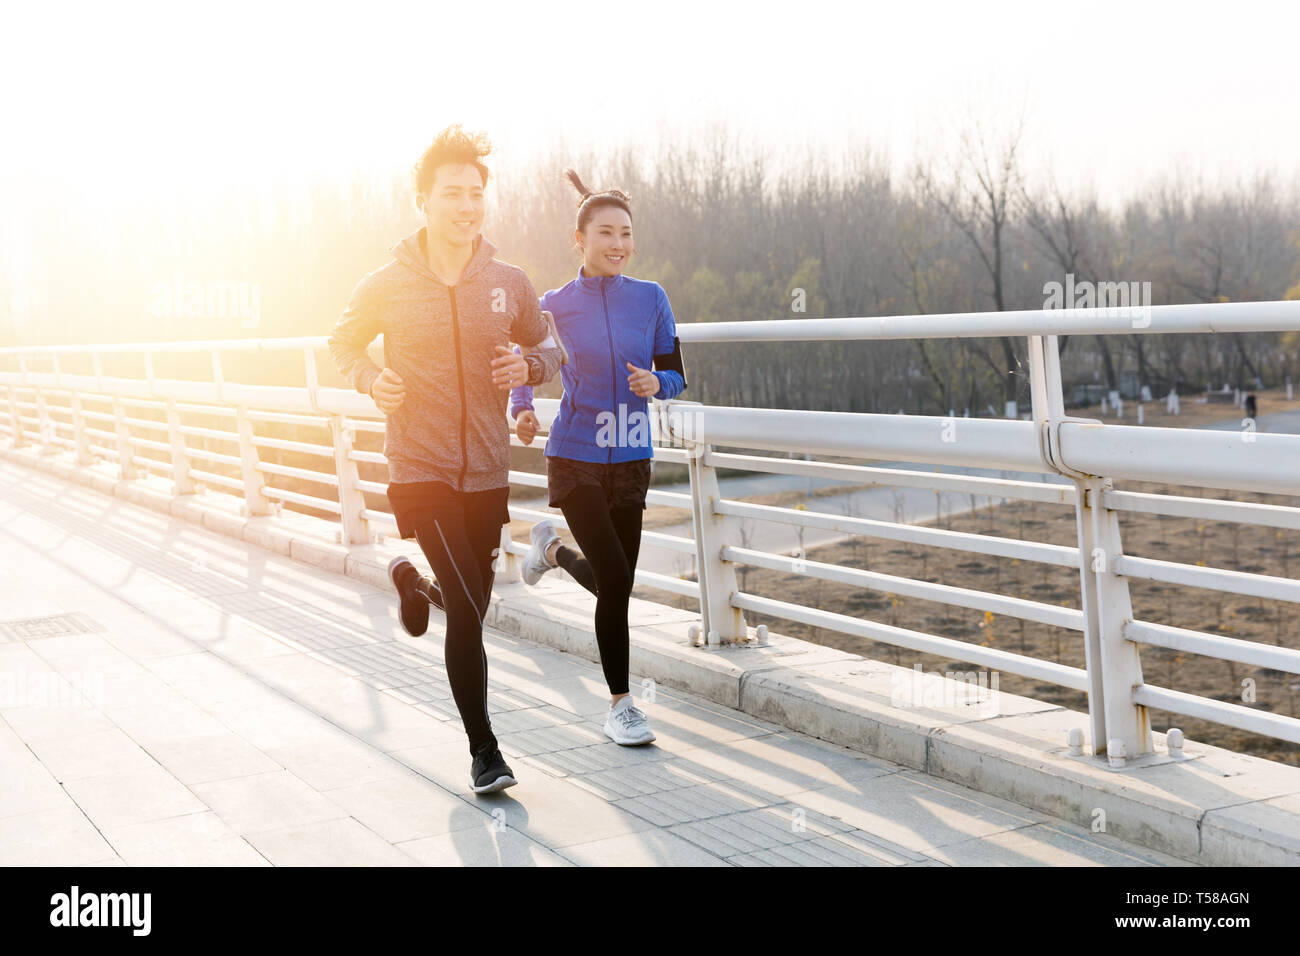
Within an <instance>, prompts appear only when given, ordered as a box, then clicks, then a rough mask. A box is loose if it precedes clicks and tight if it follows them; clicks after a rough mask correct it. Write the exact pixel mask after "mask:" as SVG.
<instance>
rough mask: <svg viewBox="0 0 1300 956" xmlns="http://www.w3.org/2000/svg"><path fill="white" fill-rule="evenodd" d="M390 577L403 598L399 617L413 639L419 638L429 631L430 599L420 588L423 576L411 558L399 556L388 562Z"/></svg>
mask: <svg viewBox="0 0 1300 956" xmlns="http://www.w3.org/2000/svg"><path fill="white" fill-rule="evenodd" d="M388 577H389V579H390V580H391V581H392V582H393V587H395V588H397V594H398V596H399V597H400V598H401V605H400V608H399V610H398V614H397V616H398V617H399V618H401V619H402V627H404V628H406V633H407V634H410V635H411V636H412V637H419V636H420V635H421V634H423V633H424V632H425V631H427V630H428V629H429V598H428V596H427V595H426V594H425V593H424V592H423V591H421V590H420V586H419V585H420V578H421V577H423V575H421V574H420V572H419V570H417V568H416V567H415V565H414V564H412V563H411V559H410V558H408V557H407V556H406V555H404V554H399V555H398V556H397V557H395V558H393V560H391V561H389V562H388Z"/></svg>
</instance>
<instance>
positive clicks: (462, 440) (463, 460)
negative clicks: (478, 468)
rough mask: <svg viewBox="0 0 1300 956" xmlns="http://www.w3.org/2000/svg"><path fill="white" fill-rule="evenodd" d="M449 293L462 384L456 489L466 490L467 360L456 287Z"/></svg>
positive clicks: (459, 375)
mask: <svg viewBox="0 0 1300 956" xmlns="http://www.w3.org/2000/svg"><path fill="white" fill-rule="evenodd" d="M447 294H448V295H449V296H451V334H452V339H453V341H454V343H455V345H456V380H457V382H458V383H459V385H460V481H459V482H457V484H456V490H457V491H464V490H465V466H466V464H468V460H469V456H468V454H467V452H466V451H465V428H466V425H465V413H466V402H465V362H464V360H463V356H462V355H461V351H460V320H459V317H458V316H457V315H456V287H455V286H447Z"/></svg>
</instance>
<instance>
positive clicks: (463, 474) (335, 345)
mask: <svg viewBox="0 0 1300 956" xmlns="http://www.w3.org/2000/svg"><path fill="white" fill-rule="evenodd" d="M490 148H491V147H490V146H489V145H488V143H487V140H486V139H485V138H484V137H483V136H482V134H477V135H469V134H467V133H465V132H463V131H462V130H461V128H460V127H459V126H451V127H449V128H448V129H446V130H444V131H443V132H442V133H440V134H439V135H438V137H437V139H435V140H434V142H433V145H431V146H430V147H429V148H428V149H427V150H426V151H425V153H424V155H423V156H421V158H420V161H419V162H418V163H417V164H416V167H415V179H416V205H417V206H418V207H419V209H420V212H421V213H422V214H423V216H424V219H425V225H424V227H423V228H421V229H420V230H419V231H418V232H416V233H414V234H413V235H410V236H408V237H407V238H406V239H404V240H402V242H400V243H398V245H396V246H395V247H394V248H393V255H394V260H393V261H392V262H390V263H389V264H388V265H386V266H384V267H383V268H381V269H378V270H376V271H375V272H372V273H371V274H370V275H368V276H366V277H365V278H364V279H362V280H361V282H360V283H359V284H358V285H357V287H356V290H355V291H354V292H353V294H352V301H351V302H350V303H349V305H348V307H347V310H346V311H345V312H344V313H343V316H342V317H341V318H340V319H339V322H338V324H337V325H336V326H335V327H334V331H333V333H332V334H331V335H330V340H329V347H330V354H331V356H333V358H334V361H335V363H336V364H337V365H338V367H339V370H340V371H341V372H342V373H343V374H344V375H345V376H346V377H347V378H348V379H349V380H350V381H351V382H352V383H353V385H354V386H355V387H356V389H357V390H358V391H360V392H364V393H366V394H368V395H370V396H371V397H372V398H374V400H375V404H376V405H377V406H378V407H379V409H380V410H381V411H383V412H384V414H385V416H386V417H387V419H388V423H387V431H386V435H385V438H384V454H385V456H386V457H387V458H388V470H389V485H388V500H389V502H390V503H391V504H392V507H393V514H394V517H395V518H396V519H397V525H398V532H399V534H400V535H401V537H402V538H411V537H414V538H415V539H416V540H417V541H418V542H419V544H420V549H421V550H422V551H423V552H424V554H425V557H427V558H428V560H429V564H430V566H431V567H432V568H433V572H434V575H435V576H436V578H437V583H436V584H435V583H434V582H432V581H430V580H429V579H427V578H425V577H423V576H422V575H421V574H420V573H419V572H418V571H417V570H416V568H415V566H414V565H413V564H411V562H410V561H409V560H407V559H406V558H405V557H398V558H395V559H394V560H393V562H392V563H391V564H390V565H389V569H388V570H389V575H390V576H391V577H392V579H393V583H394V585H395V586H396V587H397V590H398V594H399V595H400V600H401V604H400V617H401V620H402V625H403V627H405V628H406V630H407V631H408V632H409V633H410V634H412V635H414V636H418V635H420V634H423V633H424V631H425V629H426V627H427V626H428V619H429V604H430V603H432V604H434V605H435V606H437V607H439V608H441V609H442V610H443V611H444V612H445V613H446V618H447V631H446V647H445V652H446V664H447V674H448V677H449V679H450V681H451V688H452V694H453V696H454V697H455V700H456V707H457V709H458V710H459V711H460V716H461V720H462V721H463V723H464V726H465V732H466V734H467V736H468V737H469V746H470V754H471V757H472V764H471V769H470V787H471V789H473V790H474V792H475V793H489V792H492V791H496V790H501V789H503V788H505V787H509V786H513V785H514V784H515V783H516V781H515V778H514V774H513V772H512V771H511V770H510V767H509V766H507V765H506V762H505V760H504V759H503V758H502V756H501V751H500V750H499V749H498V748H497V739H496V737H495V735H494V734H493V733H492V725H491V721H490V719H489V717H488V711H487V655H486V654H485V653H484V651H483V617H484V615H485V614H486V612H487V606H488V601H489V600H490V599H491V597H492V578H493V562H494V558H495V556H496V553H497V551H498V549H499V546H500V543H501V526H502V525H503V524H506V523H507V522H509V520H510V517H509V513H508V512H507V509H506V497H507V494H508V492H509V461H510V458H509V452H510V436H509V429H508V426H507V423H506V415H505V405H506V393H507V392H508V391H509V390H510V389H511V388H512V387H514V386H517V385H524V384H541V383H543V382H546V381H549V380H550V379H551V378H552V377H554V375H555V372H556V370H557V368H558V367H559V364H560V350H559V347H558V345H557V343H556V340H555V337H554V335H553V334H552V329H551V327H550V325H548V317H547V316H546V315H544V314H543V313H542V312H541V310H540V309H539V308H538V304H537V293H536V291H535V290H534V289H533V286H532V283H531V282H529V280H528V276H527V275H525V273H524V272H523V270H522V269H519V268H518V267H516V266H512V265H509V264H508V263H505V262H502V261H501V260H499V259H494V258H493V257H492V254H493V253H494V252H495V251H496V249H495V247H494V246H493V245H492V244H491V243H490V242H488V241H487V240H486V239H484V238H483V236H481V235H480V234H479V228H480V226H481V225H482V223H483V215H484V201H483V189H484V187H485V186H486V185H487V179H488V170H487V167H486V166H484V165H483V162H482V159H483V157H484V156H486V155H487V154H488V152H489V151H490ZM380 333H382V334H383V336H384V367H383V368H382V369H381V368H379V367H378V366H377V365H375V363H374V362H373V361H371V360H370V358H369V356H368V355H367V354H366V347H367V346H368V345H369V344H370V343H371V342H372V341H373V340H374V338H375V336H376V335H378V334H380ZM510 342H517V343H519V345H521V346H523V347H524V351H523V353H522V354H519V353H515V352H512V351H511V349H510V347H509V343H510Z"/></svg>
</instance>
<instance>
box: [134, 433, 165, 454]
mask: <svg viewBox="0 0 1300 956" xmlns="http://www.w3.org/2000/svg"><path fill="white" fill-rule="evenodd" d="M126 440H127V441H129V442H130V443H131V444H132V445H134V446H135V447H136V448H152V449H153V450H154V451H160V452H162V453H163V454H165V455H170V454H171V452H172V446H171V445H170V444H168V443H167V442H165V441H154V439H152V438H141V437H140V436H138V435H128V436H127V439H126Z"/></svg>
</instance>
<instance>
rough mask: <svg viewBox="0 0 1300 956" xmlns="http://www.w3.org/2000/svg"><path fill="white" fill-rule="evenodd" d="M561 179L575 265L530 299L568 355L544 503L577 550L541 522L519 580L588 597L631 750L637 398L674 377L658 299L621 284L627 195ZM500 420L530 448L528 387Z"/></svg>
mask: <svg viewBox="0 0 1300 956" xmlns="http://www.w3.org/2000/svg"><path fill="white" fill-rule="evenodd" d="M565 174H566V175H567V176H568V178H569V181H570V182H571V183H572V184H573V186H574V188H575V189H577V191H578V194H579V195H580V196H581V197H582V198H581V200H580V201H579V204H578V215H577V223H576V225H575V228H574V240H575V242H576V244H577V246H578V247H579V248H580V249H581V250H582V255H583V263H582V265H581V266H580V267H579V269H578V276H577V278H576V279H574V280H573V281H572V282H570V283H569V284H568V285H565V286H564V287H563V288H560V289H553V290H551V291H550V292H547V293H546V294H545V295H543V296H542V300H541V308H542V309H544V310H545V311H547V312H550V313H551V314H552V315H553V316H554V317H555V324H556V329H557V331H558V333H559V338H560V342H561V345H562V347H563V348H565V349H566V351H567V353H568V356H569V362H568V364H567V365H562V366H561V367H560V376H561V381H562V382H563V383H564V397H563V399H562V400H561V402H560V411H559V414H558V415H557V416H556V418H555V421H554V422H553V423H552V425H551V430H550V436H549V438H548V439H547V442H546V477H547V487H548V491H549V493H550V498H549V503H550V505H551V507H553V508H559V509H560V511H561V512H562V513H563V514H564V519H565V521H567V522H568V525H569V530H570V531H571V532H572V533H573V537H574V539H575V540H576V542H577V545H578V547H579V548H580V549H581V551H580V552H579V551H575V550H573V549H572V548H569V547H566V546H565V545H563V544H561V543H560V536H559V535H558V534H557V533H556V531H555V527H554V525H553V523H552V522H550V521H542V522H539V523H538V524H537V525H535V526H534V527H533V529H532V533H531V538H532V549H531V550H530V551H529V553H528V554H527V556H526V557H525V558H524V564H523V575H524V581H525V582H526V583H528V584H536V583H537V582H538V581H539V580H540V579H541V577H542V575H543V574H545V573H546V572H547V571H549V570H550V569H551V568H553V567H562V568H564V570H566V571H567V572H569V574H571V575H572V576H573V577H574V579H575V580H577V581H578V583H580V584H581V585H582V586H583V587H585V588H586V589H587V590H588V591H591V592H592V593H593V594H595V595H596V621H595V626H596V643H597V645H598V647H599V648H600V663H601V667H602V668H603V670H604V672H605V681H606V683H607V684H608V685H609V693H610V709H609V714H608V716H607V717H606V718H605V733H606V734H607V735H608V736H609V737H610V738H611V739H612V740H614V741H615V742H617V743H620V744H624V745H628V746H631V745H636V744H645V743H649V742H650V741H652V740H654V739H655V735H654V732H653V731H651V729H650V723H649V721H648V719H647V718H646V715H645V714H644V713H643V712H642V711H641V710H640V709H639V708H637V707H636V706H635V704H634V702H633V699H632V695H631V694H630V693H629V690H628V621H627V616H628V603H629V601H630V600H631V596H632V583H633V579H634V576H635V574H636V561H637V553H638V551H639V549H640V546H641V517H642V512H643V511H644V510H645V506H646V505H645V498H646V491H647V490H648V489H649V486H650V462H651V459H652V457H653V455H654V449H653V447H652V445H651V443H650V419H649V414H648V409H647V406H648V402H647V399H649V398H652V397H653V398H656V399H659V400H661V401H666V400H667V399H670V398H674V397H676V396H677V395H679V394H680V393H681V391H682V390H683V389H684V388H685V387H686V377H685V370H684V369H683V367H682V359H681V345H680V343H679V342H678V339H677V327H676V323H675V322H674V320H673V311H672V308H671V307H670V306H669V304H668V296H667V295H666V294H665V293H664V290H663V289H662V288H661V287H660V286H659V284H658V283H655V282H647V281H644V280H642V279H633V278H630V277H628V276H625V275H623V269H624V267H625V266H626V264H627V261H628V259H629V258H630V257H631V256H632V253H633V251H634V249H633V241H632V210H631V206H630V203H629V200H628V196H627V194H626V193H624V192H622V191H621V190H617V189H609V190H606V191H604V192H598V193H593V192H592V191H591V190H589V189H587V187H586V186H584V185H583V184H582V180H581V179H579V178H578V175H577V173H575V172H574V171H573V170H571V169H570V170H565ZM652 363H653V365H654V367H655V370H654V371H651V370H650V366H651V364H652ZM511 414H512V415H513V416H514V417H515V420H516V433H517V434H518V435H519V436H520V440H521V441H524V443H525V444H529V443H531V442H532V439H533V436H534V435H535V434H536V432H537V427H538V422H537V416H536V414H535V413H534V412H533V410H532V390H531V389H525V388H516V389H514V391H513V392H512V393H511Z"/></svg>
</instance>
